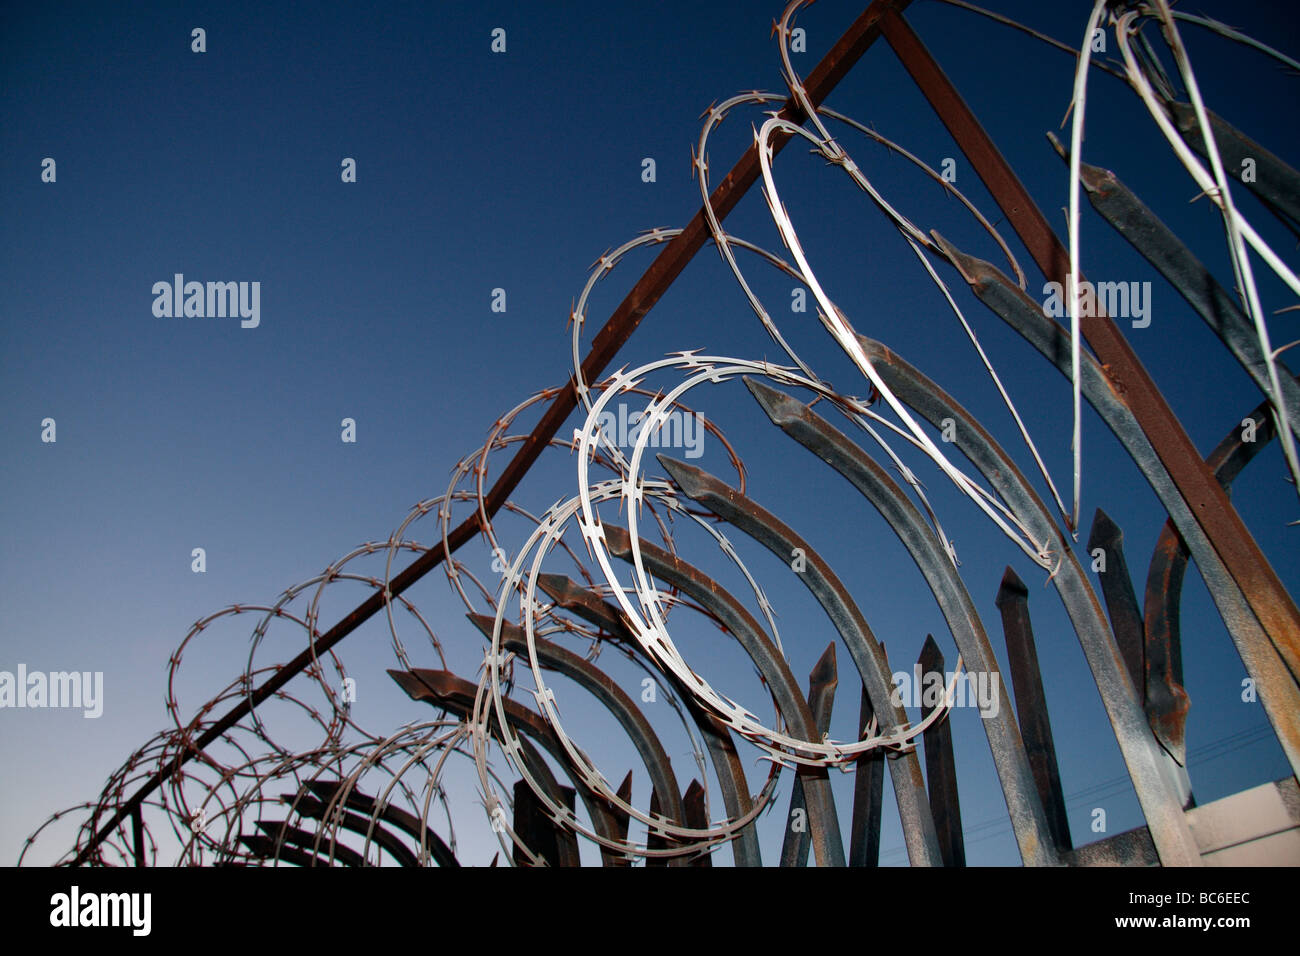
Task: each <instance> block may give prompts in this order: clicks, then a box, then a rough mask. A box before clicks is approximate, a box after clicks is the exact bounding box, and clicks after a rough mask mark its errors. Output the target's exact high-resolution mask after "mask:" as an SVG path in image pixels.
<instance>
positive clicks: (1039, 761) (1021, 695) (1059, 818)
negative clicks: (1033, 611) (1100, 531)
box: [995, 567, 1074, 852]
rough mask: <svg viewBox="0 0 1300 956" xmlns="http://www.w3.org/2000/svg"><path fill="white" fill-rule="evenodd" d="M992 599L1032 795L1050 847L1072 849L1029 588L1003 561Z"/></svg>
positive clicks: (1064, 849)
mask: <svg viewBox="0 0 1300 956" xmlns="http://www.w3.org/2000/svg"><path fill="white" fill-rule="evenodd" d="M995 603H996V604H997V606H998V610H999V611H1000V612H1001V614H1002V633H1003V634H1004V636H1005V637H1006V644H1007V669H1008V670H1010V671H1011V686H1012V689H1013V690H1015V693H1016V717H1017V719H1018V720H1019V723H1020V736H1022V737H1023V738H1024V740H1025V750H1026V751H1027V752H1028V753H1029V766H1030V769H1032V770H1033V771H1034V783H1036V784H1037V785H1038V795H1039V797H1041V798H1042V801H1043V809H1044V811H1045V812H1046V813H1047V823H1048V825H1049V826H1050V827H1051V828H1052V838H1053V839H1054V840H1056V848H1057V849H1058V850H1060V851H1062V852H1066V851H1068V850H1071V849H1073V846H1074V844H1073V842H1072V841H1071V839H1070V819H1069V816H1068V815H1067V814H1066V812H1065V792H1064V791H1063V790H1062V789H1061V771H1060V769H1059V768H1058V766H1057V763H1056V743H1055V742H1054V741H1053V739H1052V721H1051V718H1050V717H1049V716H1048V712H1047V695H1046V693H1044V691H1043V675H1042V671H1041V669H1040V668H1039V666H1038V648H1037V647H1036V646H1035V645H1034V630H1033V626H1032V625H1031V624H1030V621H1029V589H1028V588H1026V587H1025V583H1024V582H1023V581H1021V580H1020V578H1019V576H1018V575H1017V574H1016V572H1015V571H1013V570H1011V568H1009V567H1008V568H1007V570H1006V573H1004V574H1003V575H1002V584H1001V586H1000V587H999V588H998V596H997V599H996V601H995Z"/></svg>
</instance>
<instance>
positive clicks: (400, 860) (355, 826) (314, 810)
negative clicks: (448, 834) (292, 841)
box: [259, 793, 420, 867]
mask: <svg viewBox="0 0 1300 956" xmlns="http://www.w3.org/2000/svg"><path fill="white" fill-rule="evenodd" d="M280 801H281V802H282V803H286V804H288V805H289V806H290V808H291V809H292V810H294V811H296V812H297V813H298V814H299V815H300V816H301V817H303V818H304V819H308V820H320V821H322V822H327V823H330V824H334V825H336V826H338V827H339V828H340V829H343V830H347V831H349V832H351V833H356V834H359V835H361V836H363V837H364V836H366V835H367V834H369V835H370V839H371V840H372V841H373V842H374V843H375V844H376V845H377V846H379V847H381V848H382V849H385V850H387V851H388V852H389V854H390V855H391V856H392V857H393V859H394V860H396V861H397V864H398V865H399V866H406V867H418V866H419V865H420V858H419V857H418V856H416V855H415V853H414V852H413V851H412V850H411V848H410V847H409V846H407V845H406V844H405V843H403V842H402V841H401V840H400V839H399V838H398V837H397V836H396V835H395V834H393V833H391V832H389V831H388V830H387V829H385V828H384V827H381V826H379V825H378V824H377V823H376V822H375V821H374V820H372V819H371V818H370V817H365V816H362V815H361V814H359V813H341V812H339V811H337V810H331V808H330V804H329V803H328V802H327V801H325V800H318V799H317V798H315V797H306V796H301V795H299V796H298V797H297V798H296V799H295V798H294V797H292V796H290V795H289V794H287V793H286V794H282V795H281V796H280ZM286 822H287V821H286ZM260 825H261V824H260V823H259V826H260ZM330 842H331V841H330V839H329V838H328V837H326V836H323V835H322V836H321V838H320V839H319V840H317V839H315V838H314V837H313V839H312V842H311V844H310V846H309V848H310V849H312V851H313V852H315V850H316V848H317V846H319V847H320V849H321V851H322V852H327V853H328V852H329V847H330ZM298 845H299V846H307V844H298ZM358 856H360V854H358ZM364 859H365V858H364V857H362V860H363V862H361V863H357V864H355V865H357V866H365V865H367V864H366V863H365V862H364ZM345 865H352V864H345Z"/></svg>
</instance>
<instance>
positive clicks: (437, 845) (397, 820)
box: [306, 778, 460, 867]
mask: <svg viewBox="0 0 1300 956" xmlns="http://www.w3.org/2000/svg"><path fill="white" fill-rule="evenodd" d="M306 787H307V789H308V790H310V791H311V792H312V793H314V794H316V796H317V797H319V798H321V799H322V800H324V801H326V802H333V801H336V800H337V799H338V794H339V793H340V792H341V791H343V790H344V789H346V790H347V796H346V797H345V798H344V800H343V805H344V806H345V807H349V808H351V809H353V810H357V811H359V812H361V813H365V814H369V815H371V816H375V817H378V818H379V819H381V820H385V821H387V822H388V823H391V824H392V825H393V826H395V827H397V829H399V830H401V831H402V832H403V833H405V834H406V835H407V836H409V837H410V838H411V839H412V840H414V841H415V845H416V846H417V847H418V846H420V845H421V843H423V844H424V846H425V847H426V848H427V849H428V850H429V855H430V856H432V857H433V858H434V860H435V861H436V862H437V864H438V865H439V866H445V867H458V866H460V861H459V860H457V859H456V855H455V854H454V853H452V852H451V847H449V846H447V844H446V842H445V841H444V840H443V839H442V837H440V836H438V834H436V833H435V832H434V831H433V829H432V828H431V827H429V826H427V825H426V824H425V823H424V821H422V820H421V819H420V818H419V817H417V816H416V815H415V814H414V813H411V812H410V811H409V810H403V809H402V808H401V807H395V806H393V805H392V804H391V803H390V804H386V805H384V806H383V807H381V806H380V805H379V803H378V802H377V801H376V800H375V798H374V797H371V796H367V795H366V794H364V793H362V792H361V791H360V790H358V789H357V788H356V787H349V786H347V784H346V783H344V782H343V781H342V780H325V779H321V778H317V779H315V780H308V781H307V783H306Z"/></svg>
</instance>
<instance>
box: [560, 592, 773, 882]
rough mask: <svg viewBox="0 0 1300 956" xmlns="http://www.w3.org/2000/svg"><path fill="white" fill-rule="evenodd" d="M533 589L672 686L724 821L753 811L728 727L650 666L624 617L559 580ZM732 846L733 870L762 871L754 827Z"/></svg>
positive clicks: (594, 596) (595, 597)
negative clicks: (698, 740)
mask: <svg viewBox="0 0 1300 956" xmlns="http://www.w3.org/2000/svg"><path fill="white" fill-rule="evenodd" d="M537 584H538V586H539V587H540V588H541V589H542V590H543V591H544V592H546V594H547V596H548V597H550V598H551V600H552V601H554V602H556V604H558V605H559V606H560V607H563V608H565V609H567V610H570V611H572V612H573V613H574V614H576V615H578V616H579V617H581V618H582V619H583V620H585V621H588V622H589V623H592V624H595V625H596V626H597V627H600V628H603V629H604V630H605V632H606V633H608V634H609V635H610V636H611V637H612V638H613V639H615V640H617V641H618V643H619V644H620V646H623V647H626V648H627V649H628V650H630V651H631V652H632V653H634V654H636V655H637V656H638V657H639V658H641V659H642V660H643V661H645V662H646V663H647V664H649V665H650V666H651V667H653V668H654V669H655V672H656V673H659V674H660V675H661V676H662V677H663V678H664V679H665V680H667V681H668V682H669V683H670V684H671V686H672V688H673V690H674V691H675V692H676V693H677V696H678V698H679V699H680V700H681V701H682V703H683V705H684V706H685V707H686V710H687V712H688V713H689V714H690V715H691V719H692V720H693V721H694V722H695V726H696V728H698V730H699V731H700V736H701V737H702V738H703V740H704V746H705V749H707V750H708V752H709V758H710V759H711V760H712V762H713V771H714V773H715V774H716V775H717V777H718V787H719V789H720V790H721V792H722V804H723V807H724V808H725V809H726V811H727V815H728V816H729V817H731V818H732V819H736V818H739V817H741V816H743V815H744V814H746V813H749V812H750V810H752V809H753V806H754V801H753V798H752V797H751V796H750V794H749V784H748V783H747V782H746V779H745V766H744V764H743V763H741V760H740V755H739V754H738V753H737V752H736V744H735V741H734V740H732V738H731V731H730V730H728V729H727V725H726V724H725V723H723V722H722V721H721V720H720V719H719V718H718V717H717V715H715V714H711V713H709V712H708V711H707V710H705V709H704V708H703V707H701V706H700V704H699V703H698V701H696V699H695V695H694V694H693V693H692V692H691V691H690V690H689V689H688V688H686V687H685V686H684V685H683V684H682V683H681V681H680V680H679V679H678V678H677V675H675V674H673V673H672V672H671V671H667V672H665V671H663V670H662V669H661V668H659V667H658V666H657V665H656V664H655V663H654V661H653V660H652V659H651V658H650V656H649V655H648V654H646V652H645V650H644V649H643V648H642V647H641V645H640V644H639V643H638V642H637V641H636V639H635V638H634V637H633V636H632V633H631V631H630V630H629V629H628V626H627V622H626V621H624V620H623V617H622V614H621V613H620V612H619V610H618V609H617V608H616V607H614V605H612V604H610V603H609V602H608V601H605V600H602V599H601V598H600V596H599V595H597V594H595V593H594V592H592V591H589V590H587V589H586V588H583V587H580V586H579V585H578V584H577V583H576V582H575V581H573V580H571V579H570V578H567V577H565V576H564V575H561V574H540V575H538V576H537ZM731 845H732V854H733V856H734V858H735V861H736V866H762V855H761V853H760V850H759V846H758V833H757V832H756V829H755V827H754V826H753V824H750V825H748V826H746V827H744V828H743V829H742V830H741V832H740V834H739V835H738V836H737V837H736V838H735V839H734V840H732V841H731Z"/></svg>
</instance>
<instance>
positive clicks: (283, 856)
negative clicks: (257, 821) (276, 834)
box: [239, 833, 329, 868]
mask: <svg viewBox="0 0 1300 956" xmlns="http://www.w3.org/2000/svg"><path fill="white" fill-rule="evenodd" d="M239 842H240V843H242V844H244V846H246V847H248V848H249V849H250V850H252V851H253V853H255V854H256V855H257V856H259V857H261V858H262V859H264V860H276V861H277V862H284V863H291V864H293V865H294V866H300V867H303V868H308V867H316V866H322V867H327V866H329V861H328V860H326V859H325V858H324V857H320V856H317V855H316V854H315V853H311V852H308V851H306V850H300V849H298V848H297V847H292V846H287V845H281V844H277V843H276V842H275V840H273V839H272V838H271V837H269V836H266V835H265V834H261V833H245V834H243V835H242V836H240V838H239Z"/></svg>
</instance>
